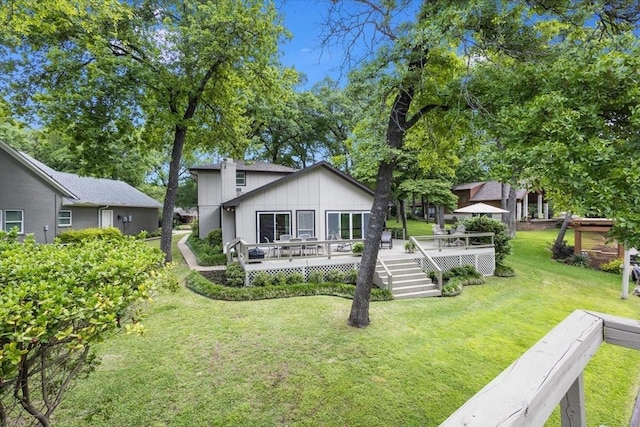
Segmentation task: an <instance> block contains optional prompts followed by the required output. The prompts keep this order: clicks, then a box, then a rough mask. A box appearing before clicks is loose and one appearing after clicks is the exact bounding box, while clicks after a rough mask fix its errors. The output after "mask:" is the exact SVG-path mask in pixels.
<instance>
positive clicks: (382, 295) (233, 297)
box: [186, 272, 393, 301]
mask: <svg viewBox="0 0 640 427" xmlns="http://www.w3.org/2000/svg"><path fill="white" fill-rule="evenodd" d="M256 276H257V275H256ZM254 283H255V277H254ZM186 285H187V288H189V289H191V290H192V291H194V292H196V293H198V294H200V295H203V296H206V297H208V298H211V299H219V300H227V301H251V300H261V299H275V298H291V297H301V296H313V295H331V296H338V297H343V298H353V295H354V292H355V286H353V285H347V284H341V283H306V284H294V285H280V286H270V285H267V286H251V287H243V288H231V287H228V286H222V285H218V284H215V283H211V282H210V281H209V280H207V279H206V278H204V277H203V276H202V275H201V274H199V273H197V272H192V273H191V274H190V275H189V276H188V277H187V280H186ZM392 299H393V296H392V295H391V293H390V292H389V291H388V290H386V289H373V290H372V292H371V301H390V300H392Z"/></svg>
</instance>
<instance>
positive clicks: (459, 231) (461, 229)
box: [455, 224, 467, 234]
mask: <svg viewBox="0 0 640 427" xmlns="http://www.w3.org/2000/svg"><path fill="white" fill-rule="evenodd" d="M466 232H467V227H465V226H464V224H458V226H457V227H456V231H455V233H456V234H464V233H466Z"/></svg>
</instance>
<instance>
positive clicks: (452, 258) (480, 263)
mask: <svg viewBox="0 0 640 427" xmlns="http://www.w3.org/2000/svg"><path fill="white" fill-rule="evenodd" d="M431 258H432V259H433V262H435V263H436V264H437V265H438V267H440V269H441V270H442V271H449V270H451V269H452V268H454V267H459V266H462V265H467V264H470V265H473V266H474V267H475V269H476V270H478V271H479V272H480V273H481V274H482V275H483V276H493V272H494V271H495V269H496V263H495V257H494V256H493V254H466V255H443V256H432V257H431ZM415 261H416V262H418V264H420V266H421V267H422V269H423V270H424V271H426V272H427V273H428V272H430V271H434V268H433V267H431V265H430V264H429V263H427V262H426V261H424V260H420V259H416V260H415Z"/></svg>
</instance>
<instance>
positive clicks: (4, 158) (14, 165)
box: [0, 152, 62, 242]
mask: <svg viewBox="0 0 640 427" xmlns="http://www.w3.org/2000/svg"><path fill="white" fill-rule="evenodd" d="M0 154H2V155H0V211H2V213H1V215H2V221H1V223H2V229H4V228H5V220H6V212H7V211H8V210H9V211H11V210H21V211H23V224H24V228H23V231H24V234H28V233H33V234H34V235H35V237H36V240H37V241H39V242H44V241H45V240H51V239H52V238H53V236H54V233H55V226H56V220H57V211H58V210H59V208H60V204H61V202H62V195H61V194H58V193H57V192H56V191H54V190H53V189H52V188H51V187H50V186H49V185H47V184H46V183H45V182H44V181H42V180H41V179H40V178H39V177H37V176H36V175H35V174H34V173H33V172H31V171H30V170H27V169H25V168H24V167H23V166H22V165H20V164H19V163H18V162H17V161H16V160H15V159H14V158H12V157H10V156H8V155H4V152H0ZM43 206H45V207H46V209H43ZM45 226H48V228H49V231H48V232H47V235H46V239H45V231H44V228H45Z"/></svg>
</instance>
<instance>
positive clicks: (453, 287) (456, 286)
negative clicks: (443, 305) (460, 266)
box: [442, 277, 464, 297]
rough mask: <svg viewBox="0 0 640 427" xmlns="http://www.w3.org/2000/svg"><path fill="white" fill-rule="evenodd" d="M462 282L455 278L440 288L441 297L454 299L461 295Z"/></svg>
mask: <svg viewBox="0 0 640 427" xmlns="http://www.w3.org/2000/svg"><path fill="white" fill-rule="evenodd" d="M463 288H464V287H463V284H462V280H461V278H459V277H455V278H453V279H451V280H449V282H448V283H447V284H446V285H444V286H443V287H442V296H443V297H455V296H458V295H460V294H461V293H462V290H463Z"/></svg>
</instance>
